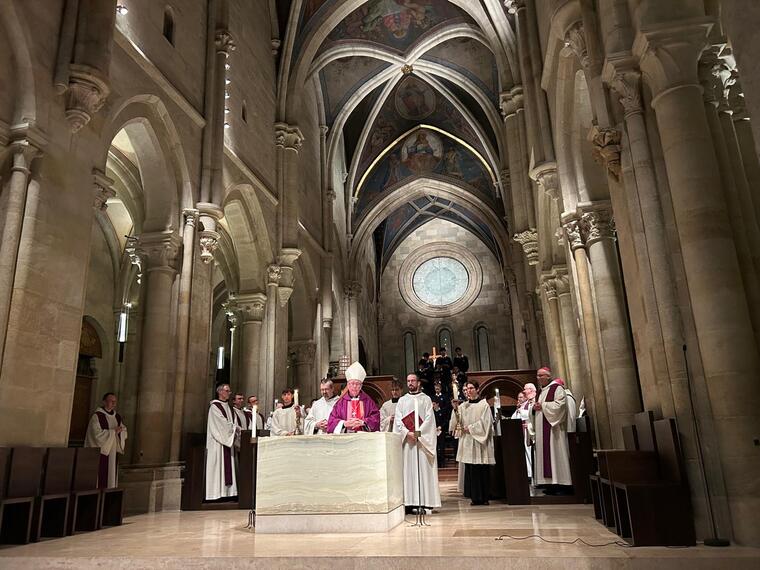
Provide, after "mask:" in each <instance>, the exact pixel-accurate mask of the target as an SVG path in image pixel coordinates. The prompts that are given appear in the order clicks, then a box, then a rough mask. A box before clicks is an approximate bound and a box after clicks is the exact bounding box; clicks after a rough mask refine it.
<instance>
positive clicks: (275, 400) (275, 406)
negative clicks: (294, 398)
mask: <svg viewBox="0 0 760 570" xmlns="http://www.w3.org/2000/svg"><path fill="white" fill-rule="evenodd" d="M279 402H280V400H278V399H277V398H275V399H274V409H275V410H276V409H277V404H278V403H279Z"/></svg>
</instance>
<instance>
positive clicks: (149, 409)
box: [134, 231, 182, 464]
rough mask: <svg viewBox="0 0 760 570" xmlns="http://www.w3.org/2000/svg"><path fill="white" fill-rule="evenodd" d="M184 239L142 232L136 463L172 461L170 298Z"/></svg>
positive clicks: (170, 234) (168, 234)
mask: <svg viewBox="0 0 760 570" xmlns="http://www.w3.org/2000/svg"><path fill="white" fill-rule="evenodd" d="M181 243H182V242H181V239H180V237H179V236H178V235H177V234H176V233H173V232H171V231H164V232H155V233H149V234H143V235H141V236H140V239H139V247H140V249H141V251H142V256H143V258H144V259H145V262H146V274H145V289H146V294H145V305H144V307H145V309H144V312H143V330H142V362H141V366H140V380H139V385H138V396H137V417H136V420H137V422H136V423H137V425H136V430H135V456H134V461H135V463H141V464H146V463H147V464H158V463H165V462H166V461H167V460H168V459H169V442H170V435H171V427H172V422H171V417H172V416H171V410H170V409H169V410H167V407H168V406H169V405H171V404H170V402H169V401H168V398H167V394H168V393H169V392H170V391H171V390H172V388H173V386H172V387H170V385H169V375H168V372H167V362H168V356H169V354H170V353H171V351H170V347H171V338H170V331H171V314H172V309H171V299H172V287H173V285H174V278H175V276H176V275H177V269H176V258H177V254H178V253H179V248H180V245H181Z"/></svg>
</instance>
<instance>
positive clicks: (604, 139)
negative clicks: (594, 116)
mask: <svg viewBox="0 0 760 570" xmlns="http://www.w3.org/2000/svg"><path fill="white" fill-rule="evenodd" d="M588 140H589V141H591V154H592V156H593V157H594V160H595V161H596V162H598V163H599V164H601V165H602V166H604V168H606V169H607V171H609V173H610V174H612V176H613V177H614V178H615V180H620V131H618V130H617V129H613V128H610V127H607V128H601V129H600V128H599V127H598V126H597V125H593V126H592V127H591V129H590V130H589V133H588Z"/></svg>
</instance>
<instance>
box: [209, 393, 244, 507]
mask: <svg viewBox="0 0 760 570" xmlns="http://www.w3.org/2000/svg"><path fill="white" fill-rule="evenodd" d="M229 399H230V385H229V384H220V385H219V386H217V387H216V399H215V400H211V405H210V406H209V407H208V426H207V428H206V500H207V501H215V500H216V499H221V498H222V497H234V496H236V495H237V494H238V492H237V480H236V478H235V454H234V453H233V452H232V448H233V446H234V445H235V438H236V437H238V436H239V434H240V426H238V425H237V423H236V422H235V416H233V414H234V413H235V412H233V411H232V409H231V408H230V405H229V403H228V400H229Z"/></svg>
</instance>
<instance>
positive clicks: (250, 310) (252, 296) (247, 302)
mask: <svg viewBox="0 0 760 570" xmlns="http://www.w3.org/2000/svg"><path fill="white" fill-rule="evenodd" d="M235 300H236V301H237V306H238V309H239V311H240V316H241V317H242V318H243V322H244V323H248V322H256V323H260V322H261V321H262V320H264V309H265V308H266V304H267V296H266V295H265V294H264V293H239V294H238V295H237V296H236V297H235Z"/></svg>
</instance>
